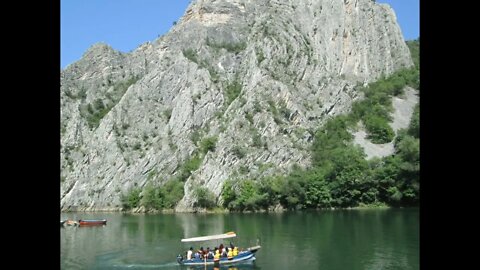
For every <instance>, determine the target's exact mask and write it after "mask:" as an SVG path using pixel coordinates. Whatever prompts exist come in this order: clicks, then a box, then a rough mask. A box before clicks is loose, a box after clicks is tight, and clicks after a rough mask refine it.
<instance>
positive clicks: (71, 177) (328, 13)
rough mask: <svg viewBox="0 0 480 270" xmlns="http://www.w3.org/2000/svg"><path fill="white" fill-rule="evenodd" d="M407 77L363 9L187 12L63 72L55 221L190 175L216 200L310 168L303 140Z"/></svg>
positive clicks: (286, 0) (310, 6)
mask: <svg viewBox="0 0 480 270" xmlns="http://www.w3.org/2000/svg"><path fill="white" fill-rule="evenodd" d="M411 65H412V60H411V57H410V53H409V50H408V48H407V46H406V44H405V42H404V40H403V37H402V34H401V31H400V28H399V26H398V24H397V22H396V18H395V14H394V12H393V10H392V9H391V8H390V7H389V6H388V5H386V4H378V3H375V2H374V1H371V0H197V1H193V2H192V3H191V4H190V6H189V7H188V8H187V10H186V12H185V14H184V15H183V17H182V18H181V19H180V20H179V22H178V23H177V24H176V25H175V26H173V27H172V29H171V30H170V31H169V32H168V33H167V34H166V35H164V36H162V37H160V38H158V39H156V40H155V41H153V42H147V43H145V44H143V45H141V46H140V47H138V48H137V49H135V50H134V51H132V52H130V53H121V52H118V51H115V50H114V49H112V48H111V47H109V46H108V45H106V44H95V45H93V46H92V47H91V48H90V49H89V50H88V51H87V52H85V54H84V55H83V57H82V59H80V60H79V61H78V62H75V63H73V64H71V65H69V66H68V67H66V68H65V69H64V70H62V71H61V89H60V90H61V95H60V98H61V145H62V148H61V194H60V197H61V209H62V210H91V211H100V210H115V209H118V208H120V207H121V204H120V194H121V193H122V192H123V193H125V192H127V191H128V190H130V189H131V188H132V187H139V188H143V187H145V185H147V183H153V184H162V183H164V182H165V181H169V180H171V179H173V178H175V177H178V176H179V175H180V174H181V173H182V171H184V170H182V168H183V167H182V166H183V165H184V164H185V163H186V162H187V161H189V160H190V159H191V157H192V154H193V153H197V152H199V151H200V143H201V142H202V140H205V139H207V138H208V139H212V140H213V141H215V140H216V143H215V149H210V151H207V152H206V155H205V156H204V157H203V158H202V159H201V163H200V165H199V167H198V169H196V170H194V171H192V172H191V174H187V175H186V177H187V179H186V182H185V187H184V192H185V196H184V198H183V199H182V200H181V201H180V202H179V203H178V205H177V207H176V209H177V211H186V210H189V209H191V207H192V205H193V203H194V200H195V198H193V196H192V192H191V191H192V187H193V186H195V185H203V186H206V187H208V188H209V189H210V190H212V191H213V192H214V194H215V195H217V196H218V195H219V194H220V192H221V188H222V184H223V182H224V181H225V180H227V179H228V178H238V179H241V178H251V179H255V178H256V177H259V176H262V175H271V174H274V173H287V172H288V171H289V169H290V166H291V165H292V164H299V165H300V166H308V164H309V158H310V157H309V151H308V147H309V145H310V144H311V141H312V139H313V131H314V130H315V129H317V128H318V127H319V126H321V125H322V123H324V122H325V120H326V119H327V118H328V117H331V116H333V115H337V114H341V113H345V112H348V111H349V109H350V104H351V103H352V101H353V100H355V99H356V98H359V93H357V92H356V91H355V90H354V87H355V86H356V85H357V84H358V83H361V84H365V83H368V82H370V81H372V80H374V79H376V78H378V77H379V76H381V75H382V74H390V73H392V72H394V71H395V70H398V69H399V68H402V67H408V66H411Z"/></svg>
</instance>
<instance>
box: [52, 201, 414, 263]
mask: <svg viewBox="0 0 480 270" xmlns="http://www.w3.org/2000/svg"><path fill="white" fill-rule="evenodd" d="M61 218H62V219H67V218H69V219H75V220H78V219H103V218H106V219H107V220H108V222H107V225H106V226H101V227H64V228H60V234H61V268H62V269H189V268H186V267H180V266H179V265H178V264H177V263H176V261H175V257H176V256H177V254H179V253H181V252H183V251H185V250H186V249H187V248H189V247H190V245H186V244H184V243H181V242H180V239H181V238H186V237H195V236H202V235H209V234H219V233H223V232H227V231H235V232H236V233H237V236H238V237H237V238H234V240H233V242H234V243H235V244H237V245H239V246H241V247H245V246H251V245H255V244H256V242H257V241H259V242H260V245H261V246H262V248H261V249H260V250H259V251H258V252H257V255H256V258H257V260H256V261H255V262H254V264H250V265H238V266H235V267H230V268H225V269H232V270H234V269H238V270H240V269H322V270H323V269H419V210H418V209H386V210H342V211H321V212H303V213H300V212H298V213H275V214H272V213H247V214H159V215H143V214H142V215H131V214H120V213H108V214H107V213H94V214H93V213H92V214H89V213H64V214H62V215H61ZM218 244H220V242H215V241H214V242H210V243H209V244H203V246H204V247H207V246H210V247H211V248H213V247H214V246H215V245H218ZM224 244H229V240H228V239H227V240H226V241H225V242H224ZM194 248H199V246H194ZM200 269H203V267H202V268H200ZM209 269H213V268H209ZM222 269H223V268H222Z"/></svg>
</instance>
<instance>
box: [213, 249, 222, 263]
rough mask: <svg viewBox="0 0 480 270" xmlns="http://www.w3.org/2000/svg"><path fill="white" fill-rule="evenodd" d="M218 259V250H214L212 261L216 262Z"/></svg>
mask: <svg viewBox="0 0 480 270" xmlns="http://www.w3.org/2000/svg"><path fill="white" fill-rule="evenodd" d="M219 260H220V252H218V250H217V252H215V256H213V261H214V262H218V261H219Z"/></svg>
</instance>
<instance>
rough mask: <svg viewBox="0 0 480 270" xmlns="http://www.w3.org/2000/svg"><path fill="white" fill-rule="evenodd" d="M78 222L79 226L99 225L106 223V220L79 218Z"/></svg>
mask: <svg viewBox="0 0 480 270" xmlns="http://www.w3.org/2000/svg"><path fill="white" fill-rule="evenodd" d="M78 224H79V225H80V226H100V225H107V220H106V219H103V220H79V221H78Z"/></svg>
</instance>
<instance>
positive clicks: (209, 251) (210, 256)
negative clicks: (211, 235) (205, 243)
mask: <svg viewBox="0 0 480 270" xmlns="http://www.w3.org/2000/svg"><path fill="white" fill-rule="evenodd" d="M207 259H213V252H212V251H211V250H210V247H207Z"/></svg>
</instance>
